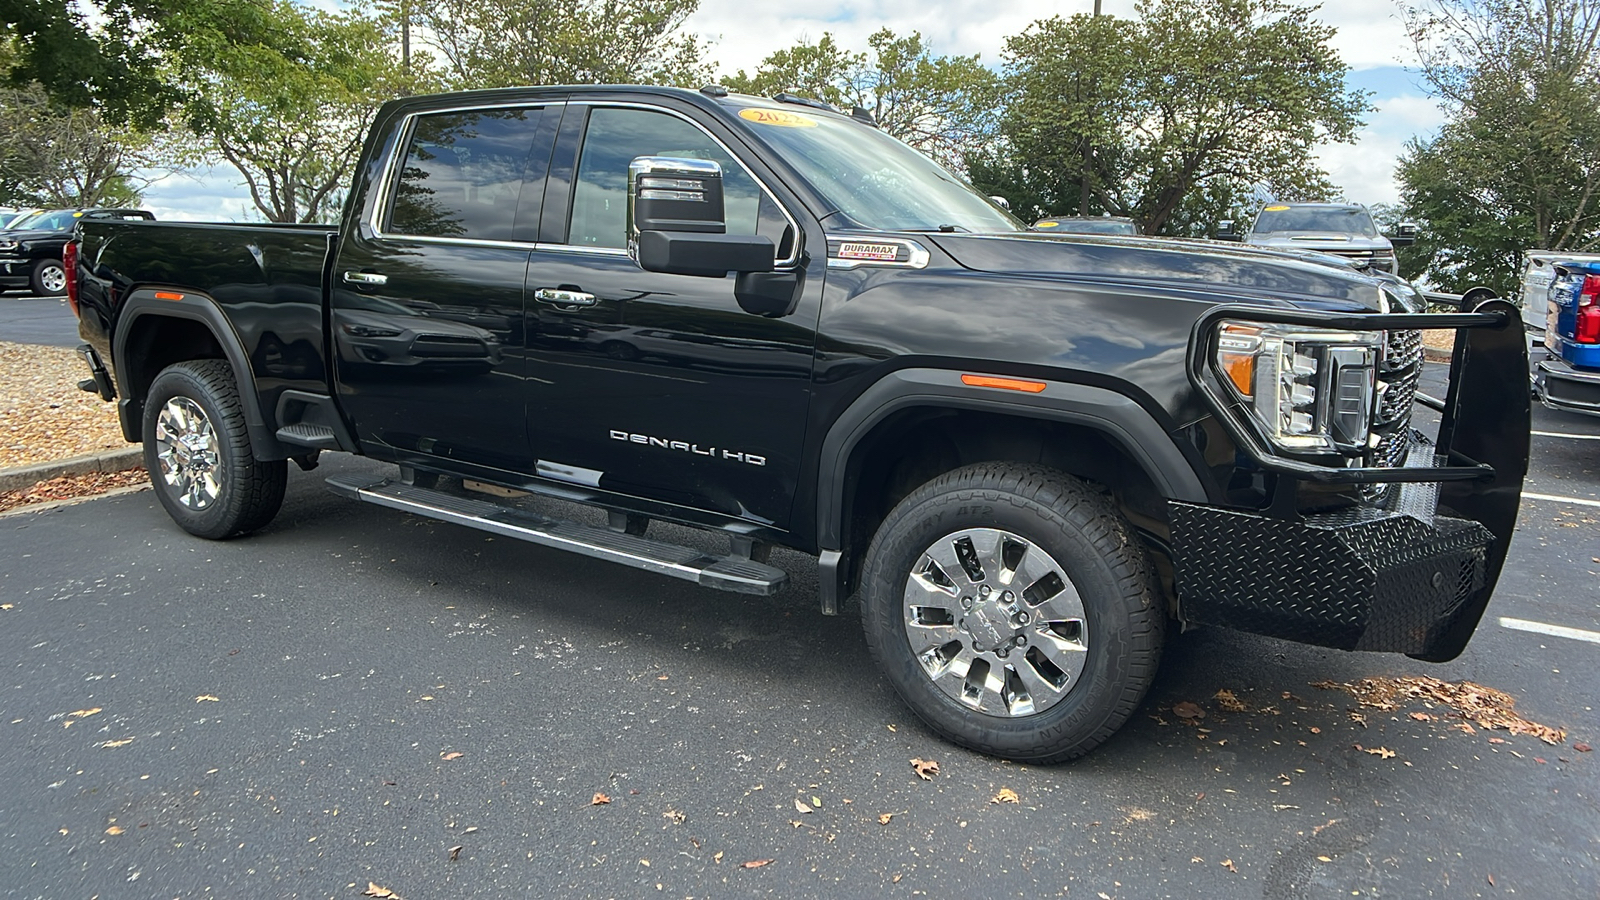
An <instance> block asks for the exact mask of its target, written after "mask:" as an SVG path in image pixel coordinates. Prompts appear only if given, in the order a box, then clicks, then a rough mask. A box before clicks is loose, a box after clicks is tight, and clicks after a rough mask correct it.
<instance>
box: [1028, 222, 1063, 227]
mask: <svg viewBox="0 0 1600 900" xmlns="http://www.w3.org/2000/svg"><path fill="white" fill-rule="evenodd" d="M1033 227H1035V228H1059V227H1061V223H1060V222H1039V223H1038V224H1036V225H1034V226H1033Z"/></svg>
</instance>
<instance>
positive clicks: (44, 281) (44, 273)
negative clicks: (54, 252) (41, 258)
mask: <svg viewBox="0 0 1600 900" xmlns="http://www.w3.org/2000/svg"><path fill="white" fill-rule="evenodd" d="M39 283H40V284H41V285H43V286H44V289H45V290H47V291H49V292H50V293H52V294H59V293H61V292H62V291H64V290H66V289H67V272H66V270H65V269H63V268H61V267H60V266H45V267H44V268H42V269H40V270H39Z"/></svg>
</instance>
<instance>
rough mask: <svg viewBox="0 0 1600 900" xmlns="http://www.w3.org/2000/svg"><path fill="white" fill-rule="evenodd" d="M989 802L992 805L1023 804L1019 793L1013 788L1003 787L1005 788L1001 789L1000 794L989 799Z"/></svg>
mask: <svg viewBox="0 0 1600 900" xmlns="http://www.w3.org/2000/svg"><path fill="white" fill-rule="evenodd" d="M989 802H990V803H1020V802H1022V798H1020V797H1018V796H1017V792H1016V791H1013V790H1012V789H1011V788H1008V787H1003V788H1001V789H1000V793H998V794H995V795H994V796H993V797H991V798H989Z"/></svg>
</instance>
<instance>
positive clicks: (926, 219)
mask: <svg viewBox="0 0 1600 900" xmlns="http://www.w3.org/2000/svg"><path fill="white" fill-rule="evenodd" d="M739 117H740V118H741V119H744V120H745V122H746V123H748V127H749V129H750V131H751V132H752V133H753V134H755V135H756V137H757V138H759V139H760V140H761V141H762V142H763V143H765V144H766V145H767V146H769V147H771V148H772V149H773V150H774V151H775V152H776V153H777V154H778V155H779V156H782V157H783V158H784V160H785V161H787V162H788V163H789V164H790V165H791V166H793V167H794V168H795V170H796V171H798V172H799V173H800V176H801V177H802V178H804V179H805V180H806V181H808V182H810V184H811V186H812V187H813V188H814V189H815V190H816V191H817V193H819V194H821V195H822V198H823V200H824V201H826V202H827V203H828V205H829V206H831V207H832V208H833V209H834V210H835V211H836V212H837V214H841V215H843V217H844V218H846V219H848V220H849V223H850V224H851V225H853V226H854V227H858V228H869V229H873V230H878V231H938V230H940V229H941V228H946V229H953V230H957V231H971V232H980V233H993V232H1016V231H1023V230H1025V229H1024V227H1023V225H1022V223H1021V222H1019V221H1017V220H1016V219H1014V218H1012V216H1011V214H1010V213H1007V212H1005V211H1003V210H1001V209H1000V208H999V207H997V206H995V205H994V203H993V202H992V201H990V200H989V198H987V197H985V196H984V195H983V194H980V193H978V191H977V190H976V189H974V188H973V187H972V186H971V185H969V184H967V183H966V182H964V181H962V180H961V179H959V178H957V177H956V176H955V175H953V174H951V173H950V172H949V170H947V169H945V168H944V167H942V166H940V165H939V164H938V163H936V162H934V161H933V160H931V159H929V158H927V157H926V156H923V155H922V154H921V153H918V152H917V151H915V150H913V149H911V148H910V147H908V146H906V145H905V144H902V143H901V142H899V141H897V140H895V139H894V138H892V137H889V136H888V135H886V134H884V133H883V132H881V131H879V130H878V129H876V128H871V127H868V126H866V125H862V124H860V123H858V122H852V121H849V120H848V119H842V118H839V117H837V116H833V115H830V114H827V113H817V114H810V113H801V112H790V111H788V110H779V109H768V108H766V107H746V108H744V109H741V110H739Z"/></svg>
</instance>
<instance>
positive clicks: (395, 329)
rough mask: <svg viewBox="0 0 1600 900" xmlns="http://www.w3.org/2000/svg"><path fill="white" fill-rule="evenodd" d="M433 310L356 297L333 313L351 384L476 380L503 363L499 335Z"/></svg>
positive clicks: (344, 368) (336, 339) (336, 340)
mask: <svg viewBox="0 0 1600 900" xmlns="http://www.w3.org/2000/svg"><path fill="white" fill-rule="evenodd" d="M428 306H430V307H433V310H425V309H419V308H416V307H413V306H408V305H406V304H403V303H397V302H395V301H393V300H386V299H384V298H382V297H369V296H363V295H360V294H356V293H354V292H351V293H350V296H349V298H348V303H347V305H345V306H341V307H337V308H335V309H334V310H333V320H334V329H333V340H334V344H335V345H336V346H337V348H338V350H337V352H338V355H339V361H340V363H341V371H342V372H343V373H344V375H345V378H346V380H349V381H363V380H379V379H381V380H386V381H387V380H392V379H394V378H396V377H405V376H406V374H408V373H409V374H412V375H415V376H416V377H419V378H426V379H428V380H437V379H439V378H441V377H459V378H475V377H479V376H483V375H488V374H489V373H490V372H491V371H492V370H493V369H494V367H495V366H497V365H499V364H500V361H501V341H500V338H499V337H498V336H497V335H496V334H495V333H494V332H493V331H490V330H489V329H487V328H479V327H478V326H476V325H469V324H466V323H465V322H461V321H455V320H454V317H451V318H441V317H438V316H439V315H441V314H442V313H436V312H435V311H434V310H438V309H439V307H438V305H437V304H428ZM444 315H448V314H444ZM501 318H504V317H501ZM507 330H508V331H509V328H508V329H507Z"/></svg>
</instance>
